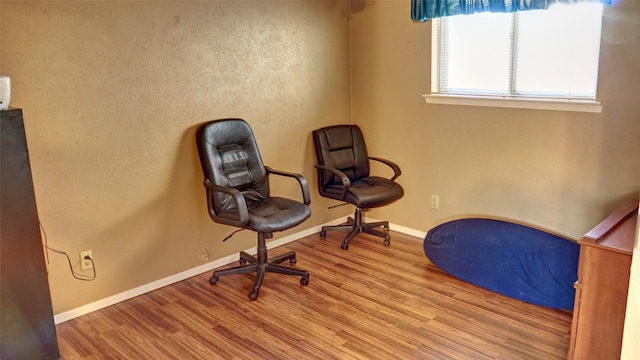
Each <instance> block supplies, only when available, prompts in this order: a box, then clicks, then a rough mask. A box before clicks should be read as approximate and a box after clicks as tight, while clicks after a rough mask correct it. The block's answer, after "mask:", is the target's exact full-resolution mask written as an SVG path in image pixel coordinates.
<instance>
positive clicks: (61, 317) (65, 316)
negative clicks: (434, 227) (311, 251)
mask: <svg viewBox="0 0 640 360" xmlns="http://www.w3.org/2000/svg"><path fill="white" fill-rule="evenodd" d="M367 219H368V220H369V221H379V220H375V219H371V218H367ZM343 222H344V218H340V219H336V220H333V221H330V222H327V223H325V224H322V225H318V226H314V227H312V228H309V229H306V230H303V231H300V232H297V233H295V234H291V235H287V236H285V237H283V238H281V239H277V240H273V241H270V242H268V243H267V248H268V249H272V248H275V247H278V246H282V245H285V244H288V243H290V242H293V241H296V240H298V239H301V238H303V237H305V236H309V235H313V234H316V233H319V232H320V230H322V227H323V226H331V225H338V224H341V223H343ZM389 227H390V228H391V230H393V231H397V232H399V233H403V234H406V235H410V236H413V237H416V238H422V239H424V237H425V236H426V234H427V233H426V232H422V231H418V230H414V229H410V228H407V227H404V226H400V225H394V224H389ZM245 252H247V253H250V254H252V255H255V253H256V248H255V247H253V248H251V249H248V250H245ZM239 258H240V256H239V254H233V255H229V256H225V257H223V258H221V259H217V260H214V261H212V262H209V263H206V264H203V265H200V266H197V267H194V268H192V269H189V270H186V271H183V272H180V273H177V274H174V275H171V276H167V277H166V278H163V279H160V280H156V281H153V282H150V283H148V284H145V285H142V286H138V287H137V288H134V289H131V290H127V291H124V292H121V293H119V294H116V295H113V296H109V297H107V298H104V299H101V300H98V301H94V302H92V303H90V304H87V305H83V306H80V307H78V308H75V309H71V310H69V311H65V312H63V313H60V314H57V315H54V316H53V321H54V322H55V324H60V323H63V322H65V321H69V320H71V319H74V318H77V317H79V316H82V315H86V314H88V313H91V312H94V311H96V310H100V309H103V308H106V307H108V306H111V305H114V304H117V303H119V302H122V301H125V300H129V299H132V298H134V297H136V296H139V295H142V294H145V293H148V292H150V291H154V290H157V289H160V288H162V287H164V286H167V285H171V284H173V283H176V282H179V281H182V280H185V279H188V278H190V277H194V276H196V275H200V274H202V273H204V272H207V271H211V270H213V269H216V268H219V267H221V266H224V265H227V264H230V263H232V262H236V261H238V260H239Z"/></svg>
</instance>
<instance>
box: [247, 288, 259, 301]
mask: <svg viewBox="0 0 640 360" xmlns="http://www.w3.org/2000/svg"><path fill="white" fill-rule="evenodd" d="M257 298H258V291H257V290H251V292H250V293H249V299H251V301H256V299H257Z"/></svg>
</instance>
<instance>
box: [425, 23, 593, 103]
mask: <svg viewBox="0 0 640 360" xmlns="http://www.w3.org/2000/svg"><path fill="white" fill-rule="evenodd" d="M467 16H468V15H467ZM514 18H515V15H514ZM440 31H441V30H440V20H439V19H432V21H431V93H430V94H425V95H422V97H423V98H424V99H425V101H426V103H427V104H447V105H468V106H485V107H502V108H519V109H537V110H558V111H577V112H587V113H601V112H602V107H603V104H602V102H600V101H598V100H597V89H596V98H595V99H590V98H579V97H576V98H559V97H551V96H541V97H536V96H523V95H492V94H462V93H439V92H438V86H439V83H438V81H439V66H440V59H439V55H440V54H439V53H438V46H437V44H438V42H439V41H440ZM600 43H602V40H601V41H600ZM598 73H599V71H598ZM509 76H510V77H512V76H514V74H510V75H509ZM509 85H510V86H512V85H513V83H512V82H511V80H510V83H509Z"/></svg>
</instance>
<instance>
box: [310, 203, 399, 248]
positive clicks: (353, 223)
mask: <svg viewBox="0 0 640 360" xmlns="http://www.w3.org/2000/svg"><path fill="white" fill-rule="evenodd" d="M362 212H363V210H362V209H360V208H357V209H356V213H355V216H354V217H355V219H353V218H351V217H349V218H348V219H347V224H346V225H334V226H323V227H322V231H320V237H322V238H324V237H326V236H327V230H351V232H350V233H349V235H347V237H346V238H345V239H344V241H342V245H340V247H341V248H342V250H347V249H349V243H350V242H351V240H352V239H353V238H354V237H355V236H356V235H357V234H359V233H367V234H371V235H375V236H378V237H381V238H383V239H384V242H383V243H384V246H389V245H390V244H391V238H390V237H389V234H387V233H384V232H381V231H378V230H375V228H377V227H380V226H382V230H384V231H389V222H388V221H378V222H373V223H365V222H364V221H363V219H362V218H363V216H362Z"/></svg>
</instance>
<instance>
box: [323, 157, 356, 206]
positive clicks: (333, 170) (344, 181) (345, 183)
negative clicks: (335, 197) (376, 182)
mask: <svg viewBox="0 0 640 360" xmlns="http://www.w3.org/2000/svg"><path fill="white" fill-rule="evenodd" d="M316 168H318V169H320V170H324V171H329V172H330V173H333V174H334V175H337V176H338V177H339V178H340V180H341V181H342V186H343V187H344V188H343V189H342V194H340V200H344V199H345V197H346V196H347V190H349V187H350V186H351V181H350V180H349V177H348V176H347V174H345V173H343V172H342V171H340V170H338V169H336V168H332V167H328V166H324V165H316Z"/></svg>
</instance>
